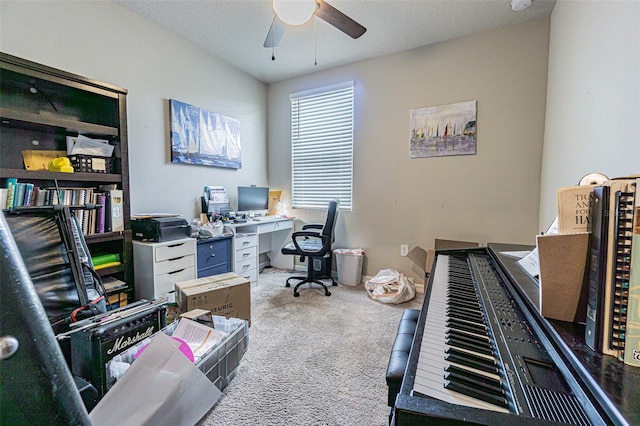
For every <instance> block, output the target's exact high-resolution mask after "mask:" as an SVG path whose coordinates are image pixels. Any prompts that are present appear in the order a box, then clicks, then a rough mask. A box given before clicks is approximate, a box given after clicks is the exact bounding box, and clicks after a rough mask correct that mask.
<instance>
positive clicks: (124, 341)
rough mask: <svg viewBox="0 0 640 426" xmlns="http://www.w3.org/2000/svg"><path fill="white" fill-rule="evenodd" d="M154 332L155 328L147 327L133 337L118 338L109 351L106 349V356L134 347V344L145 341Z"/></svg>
mask: <svg viewBox="0 0 640 426" xmlns="http://www.w3.org/2000/svg"><path fill="white" fill-rule="evenodd" d="M154 330H155V327H153V326H150V327H147V330H146V331H145V332H144V333H140V332H137V333H136V335H135V336H128V337H127V336H121V337H118V338H117V339H116V341H115V342H114V344H113V347H112V348H110V349H107V354H108V355H114V354H116V353H118V352H120V351H122V350H124V349H126V348H128V347H129V346H131V345H135V344H136V343H138V342H140V341H142V340H144V339H146V338H147V337H151V335H152V334H153V331H154Z"/></svg>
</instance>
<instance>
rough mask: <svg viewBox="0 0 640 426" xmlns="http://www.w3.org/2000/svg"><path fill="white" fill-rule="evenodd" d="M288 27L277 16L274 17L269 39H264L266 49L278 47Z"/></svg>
mask: <svg viewBox="0 0 640 426" xmlns="http://www.w3.org/2000/svg"><path fill="white" fill-rule="evenodd" d="M286 27H287V24H285V23H284V22H282V21H281V20H280V18H278V17H277V16H274V18H273V22H272V23H271V28H269V33H268V34H267V38H266V39H264V47H277V46H278V44H279V43H280V39H281V38H282V35H283V34H284V29H285V28H286Z"/></svg>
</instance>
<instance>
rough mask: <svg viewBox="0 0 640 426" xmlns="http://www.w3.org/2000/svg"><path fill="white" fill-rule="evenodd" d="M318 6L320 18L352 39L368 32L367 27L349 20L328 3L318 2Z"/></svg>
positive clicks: (317, 10)
mask: <svg viewBox="0 0 640 426" xmlns="http://www.w3.org/2000/svg"><path fill="white" fill-rule="evenodd" d="M316 4H317V5H318V7H317V9H316V16H317V17H318V18H320V19H322V20H324V21H326V22H328V23H329V24H331V25H333V26H334V27H336V28H337V29H339V30H340V31H342V32H343V33H345V34H347V35H348V36H350V37H351V38H358V37H360V36H361V35H362V34H364V33H365V32H366V31H367V29H366V28H365V27H363V26H362V25H360V24H359V23H357V22H356V21H354V20H353V19H351V18H349V17H348V16H347V15H345V14H344V13H342V12H340V11H339V10H338V9H336V8H335V7H333V6H331V5H330V4H329V3H327V2H326V1H324V0H316Z"/></svg>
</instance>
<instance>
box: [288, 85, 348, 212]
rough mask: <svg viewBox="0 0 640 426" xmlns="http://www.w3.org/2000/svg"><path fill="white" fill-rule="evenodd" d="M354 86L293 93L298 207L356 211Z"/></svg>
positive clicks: (294, 204)
mask: <svg viewBox="0 0 640 426" xmlns="http://www.w3.org/2000/svg"><path fill="white" fill-rule="evenodd" d="M353 86H354V85H353V81H349V82H346V83H342V84H338V85H333V86H328V87H322V88H318V89H315V90H309V91H305V92H298V93H292V94H291V95H290V96H289V98H290V100H291V164H292V171H291V175H292V191H291V192H292V207H293V208H323V209H324V208H326V207H327V204H328V203H329V201H330V200H338V201H339V206H340V209H342V210H351V198H352V197H351V196H352V180H353V97H354V88H353Z"/></svg>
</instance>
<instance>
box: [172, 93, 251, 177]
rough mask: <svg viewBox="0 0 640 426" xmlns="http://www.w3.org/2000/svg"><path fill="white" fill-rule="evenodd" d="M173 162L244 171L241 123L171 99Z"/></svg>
mask: <svg viewBox="0 0 640 426" xmlns="http://www.w3.org/2000/svg"><path fill="white" fill-rule="evenodd" d="M169 109H170V117H171V135H170V140H171V162H172V163H186V164H197V165H203V166H214V167H227V168H232V169H241V168H242V148H241V144H240V121H239V120H237V119H235V118H233V117H228V116H226V115H223V114H220V113H217V112H212V111H208V110H205V109H202V108H198V107H196V106H193V105H190V104H187V103H184V102H181V101H177V100H175V99H171V100H170V101H169Z"/></svg>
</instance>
